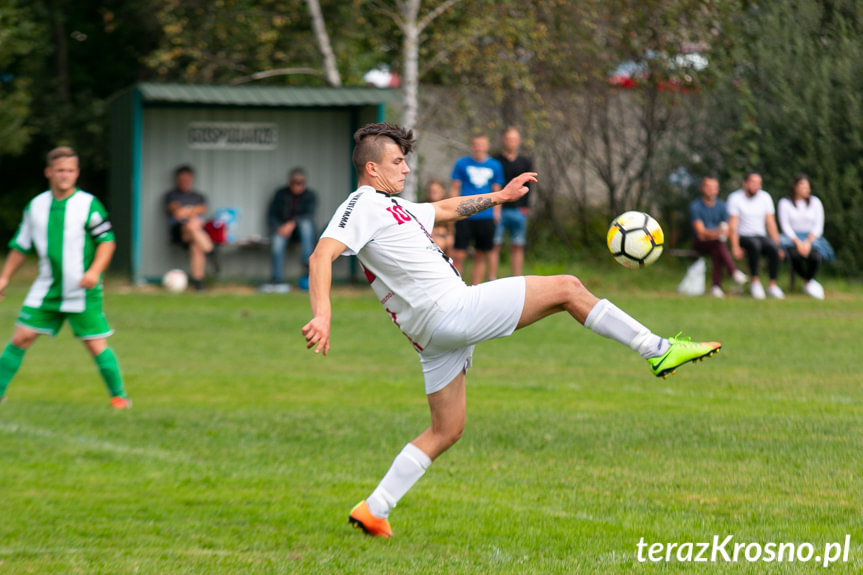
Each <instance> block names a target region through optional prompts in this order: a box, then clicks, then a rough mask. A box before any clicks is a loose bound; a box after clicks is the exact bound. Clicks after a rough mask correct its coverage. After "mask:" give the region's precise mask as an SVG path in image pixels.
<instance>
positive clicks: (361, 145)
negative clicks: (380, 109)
mask: <svg viewBox="0 0 863 575" xmlns="http://www.w3.org/2000/svg"><path fill="white" fill-rule="evenodd" d="M387 140H389V141H390V142H393V143H394V144H396V145H397V146H398V147H399V149H401V151H402V153H403V154H404V155H408V154H410V153H411V150H413V147H414V144H415V143H416V139H415V138H414V132H413V130H406V129H405V128H402V127H401V126H397V125H395V124H388V123H386V122H379V123H377V124H367V125H365V126H363V127H362V128H360V129H359V130H357V131H356V132H354V144H355V145H354V155H353V163H354V169H355V170H356V171H357V174H358V175H359V174H362V173H363V170H364V169H365V165H366V164H367V163H368V162H380V161H381V157H382V155H383V150H384V145H385V144H386V143H387Z"/></svg>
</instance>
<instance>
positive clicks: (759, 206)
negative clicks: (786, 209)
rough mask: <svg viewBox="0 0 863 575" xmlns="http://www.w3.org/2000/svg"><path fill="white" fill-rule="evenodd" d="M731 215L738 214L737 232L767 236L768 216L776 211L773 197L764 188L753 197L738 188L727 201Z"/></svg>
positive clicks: (745, 235) (746, 235)
mask: <svg viewBox="0 0 863 575" xmlns="http://www.w3.org/2000/svg"><path fill="white" fill-rule="evenodd" d="M726 204H727V207H728V215H729V216H737V217H738V218H740V219H739V221H738V223H737V234H738V235H739V236H743V237H753V236H759V237H765V236H767V216H768V215H772V214H775V213H776V209H775V208H774V207H773V198H772V197H770V194H768V193H767V192H765V191H764V190H758V192H757V193H756V194H755V195H754V196H752V197H751V198H750V197H749V196H747V195H746V192H745V191H743V190H742V189H741V190H737V191H734V192H732V193H731V195H729V196H728V201H727V202H726Z"/></svg>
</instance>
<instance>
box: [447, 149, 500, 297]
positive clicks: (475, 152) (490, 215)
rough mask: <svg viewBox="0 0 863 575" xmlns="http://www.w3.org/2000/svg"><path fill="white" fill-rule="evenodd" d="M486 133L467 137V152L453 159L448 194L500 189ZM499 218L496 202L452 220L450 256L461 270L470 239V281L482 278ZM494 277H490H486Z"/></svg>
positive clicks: (475, 193)
mask: <svg viewBox="0 0 863 575" xmlns="http://www.w3.org/2000/svg"><path fill="white" fill-rule="evenodd" d="M488 149H489V141H488V136H485V135H483V134H477V135H475V136H473V137H472V138H471V140H470V156H465V157H463V158H460V159H459V160H458V161H456V163H455V166H453V169H452V176H451V177H452V186H451V187H450V197H455V196H474V195H477V194H488V193H491V192H496V191H498V190H499V189H501V188H502V187H503V186H504V184H506V182H505V181H504V178H503V167H502V166H501V165H500V162H498V161H497V160H495V159H494V158H492V157H490V156H489V155H488ZM499 221H500V206H499V205H498V206H495V207H494V208H491V207H490V208H489V209H487V210H483V211H481V212H479V213H477V214H474V215H472V216H471V217H469V218H468V219H466V220H460V221H458V222H456V224H455V245H454V246H453V253H452V259H453V263H455V266H456V269H458V271H459V273H461V274H463V272H464V261H465V259H467V250H468V247H469V246H470V244H471V242H473V245H474V248H475V251H474V256H473V273H472V275H471V283H472V284H474V285H476V284H478V283H481V282H482V281H483V276H484V275H485V273H486V269H487V265H488V258H489V254H490V253H491V251H492V250H493V249H494V230H495V226H496V225H497V222H499ZM490 279H494V278H490Z"/></svg>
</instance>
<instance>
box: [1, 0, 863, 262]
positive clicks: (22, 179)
mask: <svg viewBox="0 0 863 575" xmlns="http://www.w3.org/2000/svg"><path fill="white" fill-rule="evenodd" d="M310 7H312V8H313V10H312V11H311V12H310ZM317 8H320V12H319V13H318V12H316V10H317ZM312 14H315V15H316V17H315V18H313V17H312ZM861 22H863V7H861V6H860V5H859V3H858V2H855V1H854V0H821V1H819V0H776V1H771V2H761V1H753V0H736V1H729V2H705V1H703V0H583V1H579V2H570V1H567V0H426V1H424V2H423V1H421V0H347V1H345V0H320V1H318V0H315V1H311V2H310V1H309V0H285V1H280V0H206V1H205V0H76V1H75V2H72V1H71V0H31V1H29V2H24V1H23V0H5V1H4V2H2V4H0V135H2V138H0V167H2V168H3V169H4V180H5V183H6V188H5V191H4V194H3V197H2V198H0V235H6V236H8V234H9V233H10V232H9V229H10V227H11V226H12V225H14V224H12V223H10V222H11V221H12V216H9V215H8V214H10V213H13V212H14V213H15V218H16V220H17V215H18V212H17V210H18V208H19V207H20V206H19V204H21V203H22V202H23V201H24V200H26V198H28V197H30V196H32V194H33V193H34V190H36V189H39V188H40V187H41V186H42V185H43V182H42V178H41V167H42V161H43V160H42V159H43V157H44V153H45V152H46V151H47V150H48V149H49V148H50V147H52V146H54V145H57V144H61V143H66V144H71V145H74V146H76V147H77V148H78V150H79V153H80V154H81V156H82V164H83V165H84V166H85V167H86V169H85V171H84V174H83V182H82V183H83V184H84V185H86V186H87V187H88V188H90V189H91V190H92V191H94V192H95V193H97V194H101V193H103V192H104V176H105V170H106V165H105V158H106V157H107V154H106V145H107V144H106V141H107V138H106V134H107V130H108V122H107V118H106V110H107V107H106V101H107V99H108V98H109V97H110V95H111V94H112V93H114V92H116V91H117V90H120V89H122V88H125V87H127V86H128V85H130V84H132V83H134V82H136V81H140V80H162V81H180V82H197V83H227V84H236V83H244V82H266V83H270V84H280V85H324V84H326V83H330V84H333V83H334V82H333V79H334V78H336V77H339V79H340V81H341V82H342V83H343V84H344V85H348V86H350V85H361V84H362V77H363V74H364V73H365V72H366V71H368V70H370V69H371V68H373V67H375V66H376V65H378V64H387V65H389V66H390V68H391V69H392V70H393V71H395V72H397V73H399V74H400V75H402V76H403V77H404V76H405V74H407V75H408V76H409V77H411V78H412V77H413V74H414V69H415V74H416V83H414V82H413V80H411V82H409V83H408V86H409V87H410V86H414V85H416V86H417V87H418V89H417V101H418V102H419V103H420V104H421V105H420V106H419V107H418V108H416V109H412V108H411V107H410V106H406V107H405V110H404V111H405V113H406V116H405V118H404V119H405V120H407V121H408V122H412V121H413V120H412V118H414V115H413V114H414V113H415V114H416V116H415V121H416V125H417V128H418V129H419V130H420V132H422V133H424V134H425V135H426V136H427V135H429V134H436V135H437V136H439V138H438V139H439V140H440V141H452V142H465V143H466V142H467V139H468V136H469V133H470V132H471V131H474V130H482V131H485V132H487V133H496V132H498V131H499V130H502V129H503V128H504V127H505V126H506V125H510V124H516V125H518V126H519V127H521V129H522V133H523V136H524V140H525V147H526V149H527V151H528V152H529V153H531V154H532V155H533V156H534V159H535V163H536V164H537V166H538V167H539V168H540V170H541V172H542V179H541V183H540V186H539V191H540V193H539V194H536V195H535V197H536V204H535V206H536V208H537V210H535V217H536V218H539V220H540V221H541V224H543V225H536V226H533V229H544V230H552V231H553V233H554V235H555V237H556V241H558V242H564V243H567V244H579V243H581V244H585V243H595V242H598V241H599V240H597V239H596V238H597V237H598V234H597V228H598V226H599V224H597V223H596V222H597V221H598V220H605V219H606V218H607V216H609V215H612V214H614V213H616V212H618V211H621V210H623V209H628V208H631V207H643V208H649V209H655V208H657V207H659V208H664V207H668V206H672V207H673V206H675V205H677V204H676V203H675V202H678V203H679V202H683V201H684V200H685V199H687V198H684V197H682V196H680V195H675V191H674V189H673V186H671V185H670V183H669V174H671V173H672V172H675V171H679V170H681V169H684V168H685V169H687V170H689V172H691V173H694V174H700V173H705V172H715V173H717V174H719V175H720V177H721V180H722V184H723V190H726V191H730V188H731V187H736V186H737V185H738V184H739V179H740V177H741V175H742V174H743V172H744V171H745V170H747V169H752V168H754V169H759V170H761V171H762V172H763V175H764V179H765V187H767V188H768V189H769V190H770V191H771V192H773V193H774V197H778V196H779V195H782V194H784V193H785V191H786V190H787V187H788V185H789V182H790V179H791V176H792V175H793V173H794V172H797V171H804V172H807V173H809V175H810V176H811V177H812V180H813V185H814V189H815V192H816V193H817V194H818V195H820V196H821V198H822V200H824V204H825V207H826V208H827V211H828V217H827V235H828V238H829V239H830V240H831V241H832V242H833V243H834V245H835V246H836V247H837V252H838V254H839V258H840V265H839V267H840V268H841V269H843V270H845V271H848V272H855V271H857V272H859V270H860V269H863V266H861V265H860V264H861V261H860V256H859V255H858V254H860V253H861V251H863V227H861V226H857V225H856V222H857V221H859V220H860V218H861V216H863V141H861V140H863V129H861V128H863V126H861V123H863V110H861V107H863V102H861V98H863V96H861V94H863V85H861V84H862V83H863V69H861V68H863V46H861V43H860V41H859V37H860V34H861V32H863V30H861V26H863V24H861ZM322 25H323V26H322ZM323 33H326V34H327V35H328V39H329V40H330V45H329V49H327V48H326V46H325V44H322V43H321V39H322V38H324V35H323ZM695 51H697V52H698V53H700V54H701V55H703V56H705V57H706V58H707V59H708V61H709V66H708V67H707V68H706V69H703V70H695V71H694V70H692V69H688V68H686V67H685V66H681V65H680V61H679V60H678V59H676V56H677V55H680V54H686V53H691V52H695ZM413 55H415V56H416V59H415V61H414V60H413ZM623 62H631V63H632V65H633V66H634V67H635V69H636V70H637V73H638V77H637V82H636V83H635V85H634V86H632V87H631V88H630V89H627V90H621V89H620V88H619V87H616V86H613V85H611V84H610V83H609V73H610V72H611V71H612V70H614V69H615V68H616V67H617V66H618V65H619V64H621V63H623ZM328 78H329V80H328ZM411 90H412V88H411ZM407 92H410V90H408V91H407ZM441 94H442V95H441ZM432 95H435V98H432V97H431V96H432ZM399 120H401V119H399ZM421 160H422V159H421ZM538 223H540V222H538ZM602 223H603V222H601V221H600V224H602Z"/></svg>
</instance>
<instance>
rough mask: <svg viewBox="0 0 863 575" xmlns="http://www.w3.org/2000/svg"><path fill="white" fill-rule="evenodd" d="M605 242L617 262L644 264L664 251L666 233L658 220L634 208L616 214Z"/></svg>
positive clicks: (640, 266) (635, 264)
mask: <svg viewBox="0 0 863 575" xmlns="http://www.w3.org/2000/svg"><path fill="white" fill-rule="evenodd" d="M606 242H607V243H608V250H609V251H610V252H611V255H612V256H614V259H615V260H617V263H619V264H621V265H623V266H626V267H628V268H643V267H644V266H649V265H650V264H652V263H653V262H655V261H656V260H658V259H659V256H661V255H662V248H663V245H664V244H665V236H664V235H663V233H662V228H661V227H660V226H659V222H657V221H656V220H655V219H653V218H652V217H651V216H650V214H646V213H644V212H637V211H632V212H625V213H623V214H621V215H619V216H617V217H616V218H614V221H612V222H611V226H610V227H609V228H608V235H607V237H606Z"/></svg>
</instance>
